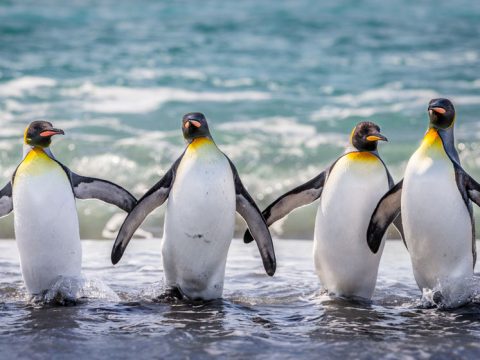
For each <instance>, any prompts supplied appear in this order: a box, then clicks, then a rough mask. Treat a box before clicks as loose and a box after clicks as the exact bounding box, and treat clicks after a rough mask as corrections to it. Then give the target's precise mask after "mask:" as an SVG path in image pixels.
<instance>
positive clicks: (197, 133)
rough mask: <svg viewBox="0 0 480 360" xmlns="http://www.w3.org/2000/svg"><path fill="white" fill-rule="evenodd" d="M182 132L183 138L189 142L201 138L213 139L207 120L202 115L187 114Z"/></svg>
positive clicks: (183, 120) (183, 121)
mask: <svg viewBox="0 0 480 360" xmlns="http://www.w3.org/2000/svg"><path fill="white" fill-rule="evenodd" d="M182 131H183V137H184V138H185V140H187V141H188V142H192V141H193V140H195V139H197V138H201V137H208V138H211V136H210V130H209V129H208V124H207V119H206V118H205V115H203V114H202V113H188V114H185V115H184V116H183V119H182Z"/></svg>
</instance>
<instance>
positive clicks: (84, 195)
mask: <svg viewBox="0 0 480 360" xmlns="http://www.w3.org/2000/svg"><path fill="white" fill-rule="evenodd" d="M70 180H71V183H72V189H73V193H74V194H75V197H77V198H78V199H99V200H102V201H105V202H106V203H109V204H113V205H116V206H118V207H119V208H120V209H122V210H124V211H126V212H130V211H132V209H133V208H134V206H135V205H136V203H137V199H135V197H134V196H133V195H132V194H130V193H129V192H128V191H127V190H125V189H124V188H122V187H121V186H119V185H117V184H114V183H112V182H110V181H107V180H102V179H96V178H91V177H86V176H81V175H78V174H75V173H74V172H72V171H70Z"/></svg>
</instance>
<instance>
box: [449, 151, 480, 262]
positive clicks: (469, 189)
mask: <svg viewBox="0 0 480 360" xmlns="http://www.w3.org/2000/svg"><path fill="white" fill-rule="evenodd" d="M452 162H453V161H452ZM453 165H454V168H455V178H456V181H457V187H458V190H459V191H460V193H461V195H462V197H463V201H464V202H465V205H466V206H467V210H468V212H469V214H470V220H471V222H472V255H473V267H475V263H476V261H477V246H476V241H475V239H476V236H475V219H474V218H473V209H472V203H471V202H470V200H471V201H473V202H474V203H475V204H477V206H480V184H479V183H478V182H477V181H475V179H474V178H472V177H471V176H470V175H468V174H467V173H466V171H465V170H463V168H462V167H461V166H460V165H459V164H458V163H455V162H453Z"/></svg>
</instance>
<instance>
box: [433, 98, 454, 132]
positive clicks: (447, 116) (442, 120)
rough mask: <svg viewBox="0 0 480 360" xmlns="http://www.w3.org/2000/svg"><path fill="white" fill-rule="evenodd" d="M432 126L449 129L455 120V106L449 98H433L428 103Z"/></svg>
mask: <svg viewBox="0 0 480 360" xmlns="http://www.w3.org/2000/svg"><path fill="white" fill-rule="evenodd" d="M428 117H429V118H430V127H434V128H436V129H448V128H449V127H450V126H452V125H453V122H454V121H455V108H454V107H453V104H452V102H451V101H450V100H448V99H432V100H430V102H429V103H428Z"/></svg>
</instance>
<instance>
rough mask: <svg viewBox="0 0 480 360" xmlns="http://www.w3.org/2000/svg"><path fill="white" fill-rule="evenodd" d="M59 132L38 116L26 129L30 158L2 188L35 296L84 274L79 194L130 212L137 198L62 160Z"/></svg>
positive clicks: (3, 209)
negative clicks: (56, 148) (55, 150)
mask: <svg viewBox="0 0 480 360" xmlns="http://www.w3.org/2000/svg"><path fill="white" fill-rule="evenodd" d="M59 134H64V132H63V130H61V129H56V128H54V127H53V126H52V124H51V123H50V122H47V121H34V122H32V123H31V124H30V125H29V126H28V127H27V129H26V130H25V133H24V158H23V160H22V162H21V163H20V165H18V167H17V169H16V170H15V172H14V174H13V176H12V179H11V181H10V182H9V183H8V184H7V185H6V186H5V187H4V188H3V189H2V190H1V191H0V216H4V215H7V214H8V213H10V212H11V211H12V210H13V212H14V226H15V237H16V242H17V246H18V250H19V254H20V264H21V269H22V275H23V279H24V281H25V285H26V288H27V291H28V293H29V294H31V295H32V296H42V294H43V293H45V292H46V291H47V290H48V289H49V288H50V287H51V286H52V285H53V284H54V283H55V281H56V280H57V279H59V278H60V277H78V276H80V272H81V264H82V248H81V244H80V234H79V224H78V215H77V210H76V207H75V197H77V198H79V199H89V198H96V199H100V200H103V201H105V202H107V203H110V204H114V205H116V206H118V207H119V208H121V209H123V210H125V211H127V212H128V211H130V210H131V209H132V208H133V207H134V205H135V204H136V199H135V198H134V197H133V196H132V195H131V194H130V193H129V192H128V191H126V190H125V189H123V188H121V187H120V186H118V185H115V184H113V183H111V182H109V181H105V180H100V179H95V178H90V177H84V176H80V175H77V174H75V173H74V172H72V171H71V170H69V169H68V168H67V167H66V166H65V165H63V164H62V163H60V162H59V161H58V160H57V159H56V158H55V157H54V156H53V154H52V152H51V151H50V148H49V146H50V143H51V138H52V137H53V136H54V135H59ZM70 300H74V299H70Z"/></svg>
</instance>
